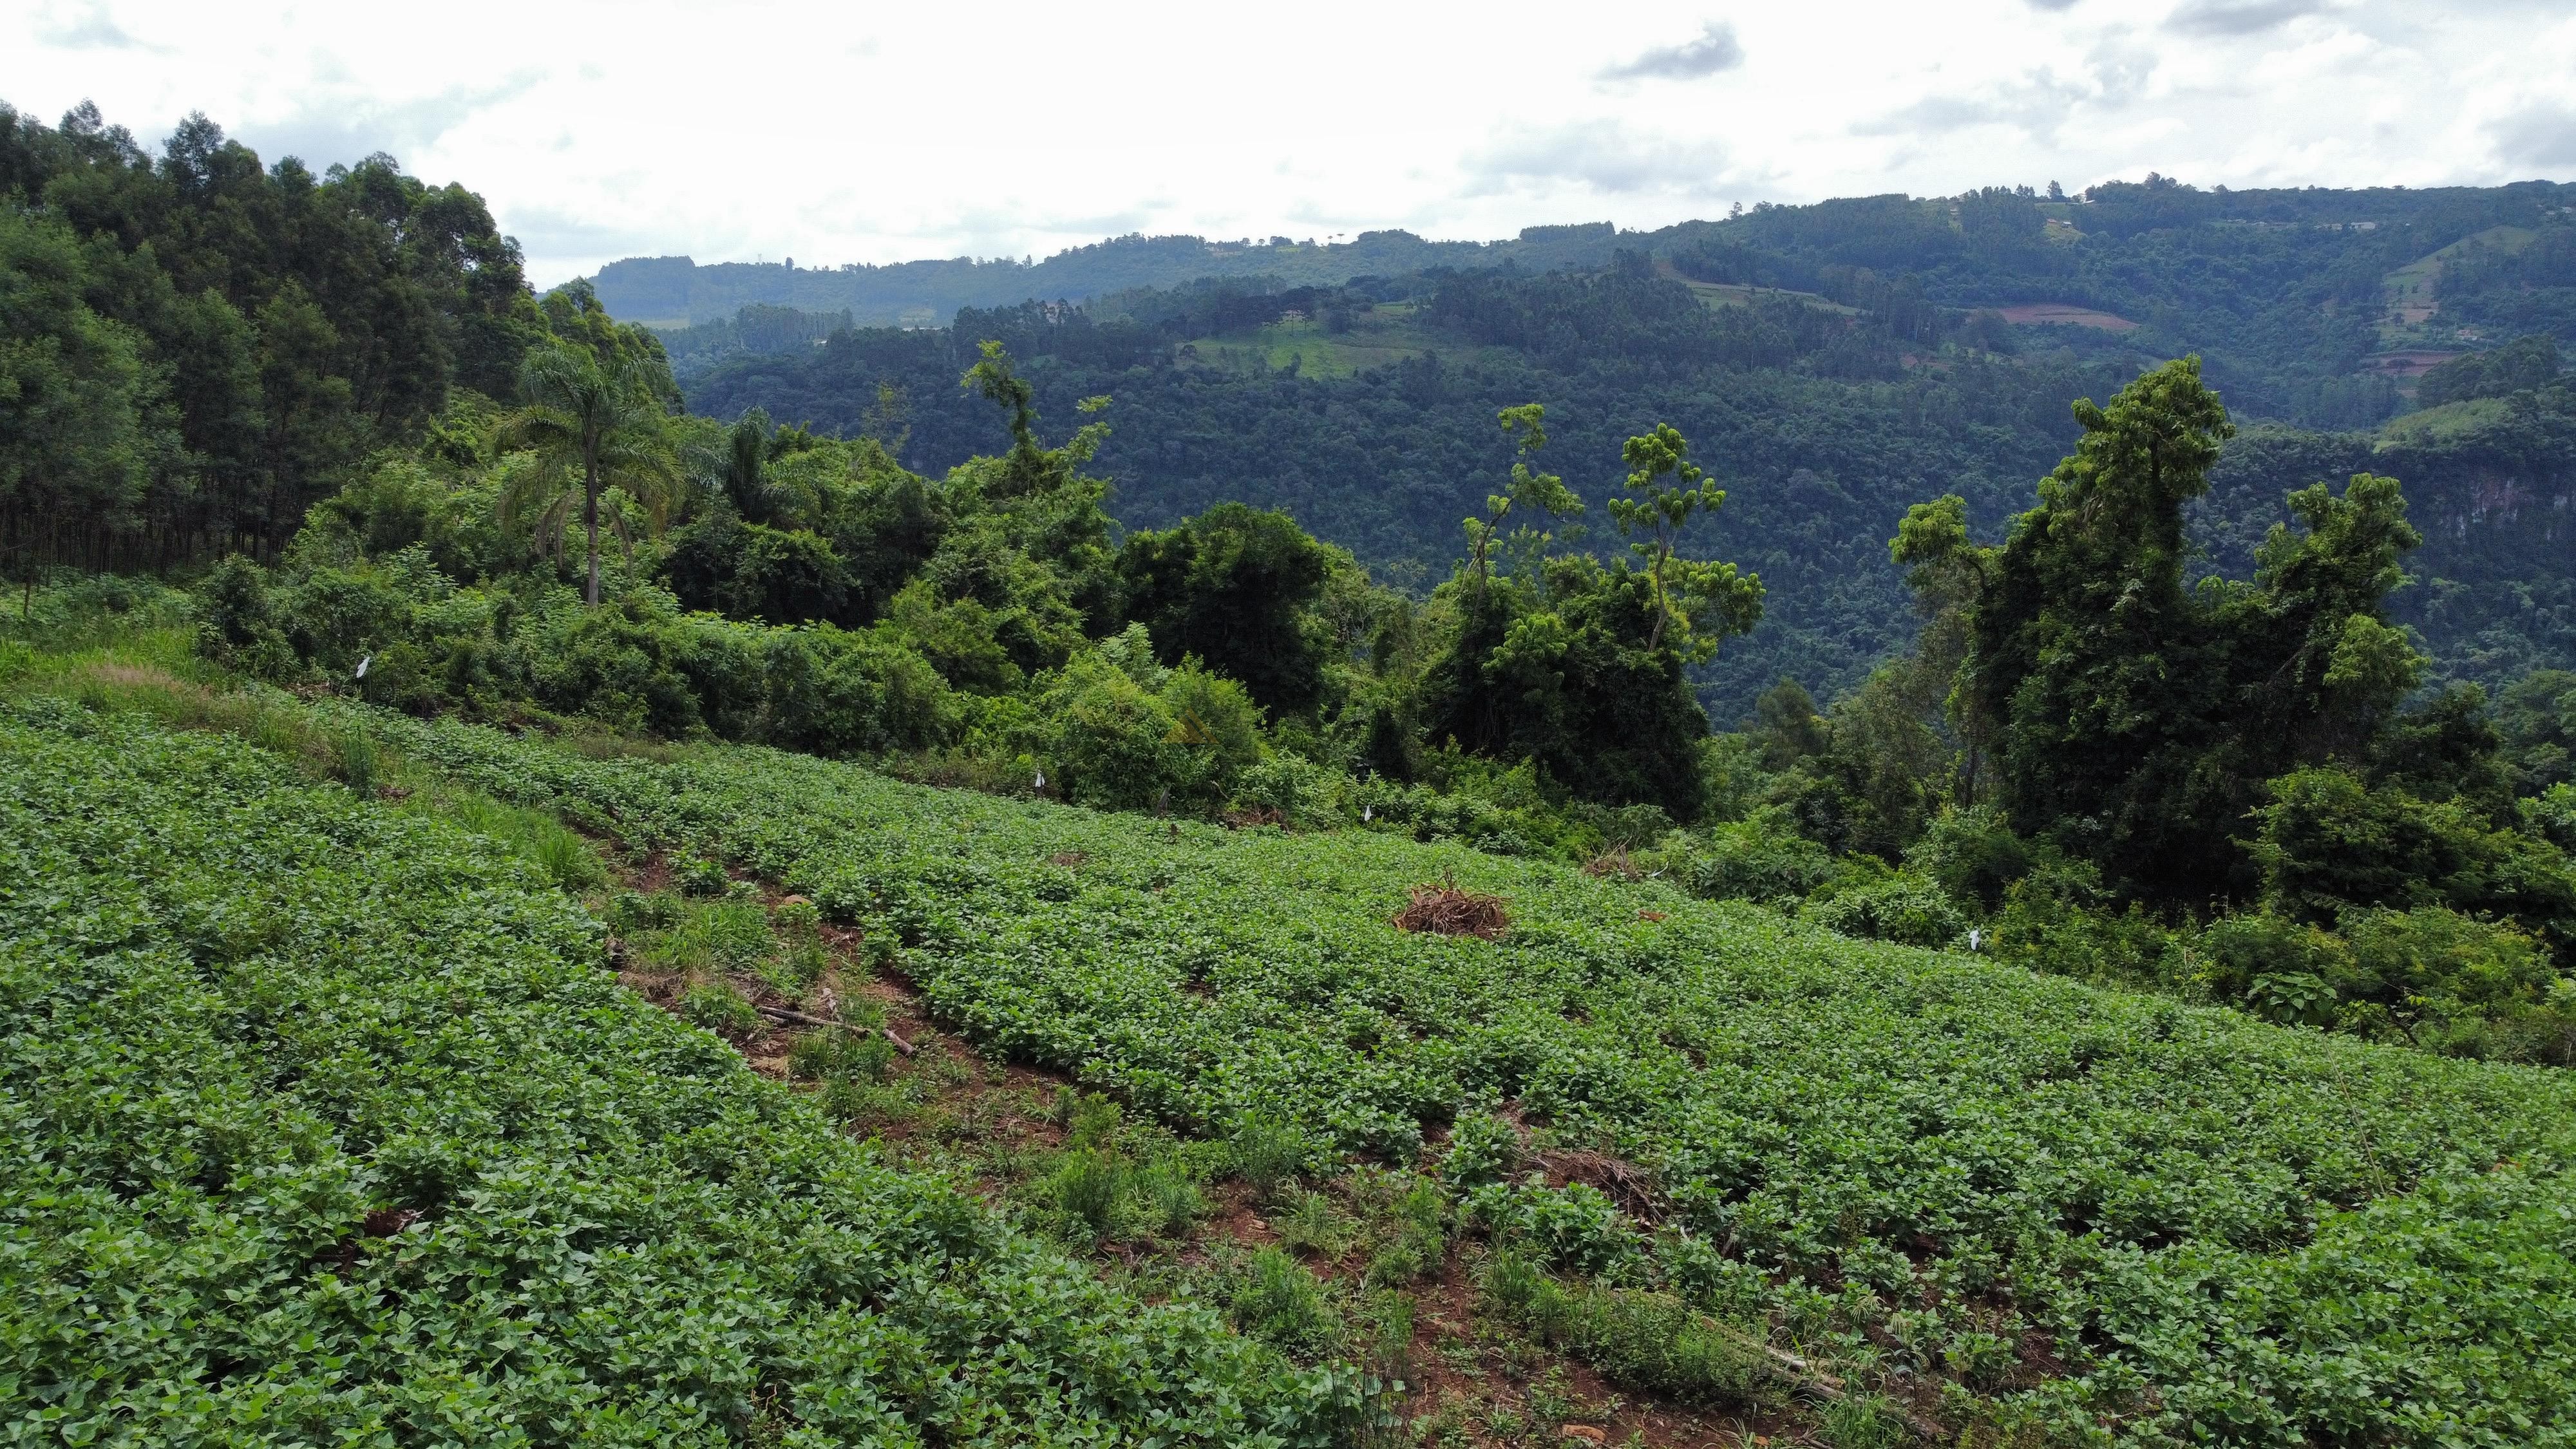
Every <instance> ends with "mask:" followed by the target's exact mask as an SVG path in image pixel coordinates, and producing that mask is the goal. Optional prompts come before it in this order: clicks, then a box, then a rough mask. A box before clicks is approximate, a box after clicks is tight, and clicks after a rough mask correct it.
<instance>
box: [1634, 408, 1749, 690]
mask: <svg viewBox="0 0 2576 1449" xmlns="http://www.w3.org/2000/svg"><path fill="white" fill-rule="evenodd" d="M1689 455H1690V444H1689V443H1688V442H1686V441H1685V440H1684V439H1683V438H1682V435H1681V433H1680V432H1679V431H1678V430H1676V429H1675V428H1674V427H1673V425H1672V424H1670V423H1657V424H1655V430H1654V431H1653V432H1651V433H1647V434H1645V435H1643V436H1641V437H1634V438H1630V439H1629V440H1628V441H1627V442H1626V443H1625V444H1624V445H1622V446H1621V448H1620V449H1619V457H1620V460H1621V461H1622V462H1625V463H1626V464H1627V465H1628V491H1629V493H1631V494H1632V495H1634V496H1633V497H1628V498H1613V499H1611V500H1610V517H1611V519H1612V521H1613V522H1616V523H1617V524H1618V525H1619V530H1620V532H1622V533H1626V534H1631V535H1637V534H1642V535H1644V537H1643V538H1641V539H1639V540H1638V541H1637V542H1635V543H1632V544H1630V545H1628V547H1629V549H1630V550H1631V551H1632V552H1634V553H1635V554H1636V555H1637V556H1638V557H1639V558H1642V559H1644V560H1646V571H1647V575H1648V577H1650V578H1652V579H1653V580H1654V581H1655V627H1654V629H1653V631H1652V632H1651V633H1650V634H1649V635H1648V636H1647V639H1646V647H1647V648H1649V649H1656V648H1660V647H1662V645H1663V642H1664V627H1665V626H1666V625H1667V624H1669V623H1674V622H1679V623H1680V624H1681V625H1682V627H1683V632H1684V637H1685V638H1691V637H1693V635H1692V631H1693V626H1694V621H1695V619H1696V618H1697V617H1698V615H1699V614H1700V613H1702V612H1703V611H1704V610H1705V609H1706V608H1707V607H1709V605H1710V604H1711V603H1712V602H1715V601H1719V600H1725V599H1729V598H1730V597H1731V595H1732V593H1733V592H1734V591H1733V589H1732V587H1731V586H1732V584H1733V581H1734V573H1735V566H1734V565H1733V564H1722V565H1719V566H1718V567H1720V568H1722V569H1723V570H1724V571H1725V577H1724V578H1722V579H1721V578H1717V577H1715V576H1711V575H1706V574H1704V573H1701V572H1698V571H1694V570H1692V569H1691V568H1690V566H1688V565H1684V566H1683V569H1682V577H1681V578H1680V579H1678V580H1677V581H1676V582H1679V583H1680V584H1682V586H1683V587H1682V589H1681V590H1679V591H1678V592H1679V593H1680V595H1681V597H1682V598H1683V599H1685V600H1687V601H1688V602H1687V603H1685V604H1679V605H1677V604H1676V602H1675V594H1676V592H1677V591H1676V590H1674V589H1671V588H1668V587H1667V586H1666V579H1665V575H1666V574H1667V573H1668V572H1671V571H1673V569H1674V561H1673V549H1674V546H1675V545H1676V544H1678V543H1679V542H1680V540H1681V533H1682V529H1683V528H1684V527H1685V526H1687V525H1688V524H1689V523H1690V520H1691V516H1692V515H1693V514H1697V513H1715V512H1716V511H1717V510H1718V508H1719V506H1720V505H1722V504H1724V503H1725V502H1726V493H1725V491H1724V490H1722V489H1720V488H1719V487H1718V486H1717V483H1716V481H1715V480H1714V479H1711V478H1710V477H1709V476H1708V475H1707V474H1706V473H1704V472H1702V471H1701V470H1700V467H1699V465H1698V464H1696V463H1693V462H1691V461H1690V456H1689ZM1667 478H1671V479H1674V480H1675V481H1674V482H1671V483H1666V482H1665V481H1664V480H1665V479H1667ZM1695 643H1696V641H1694V644H1695ZM1707 647H1708V650H1709V652H1710V653H1715V652H1716V648H1717V642H1716V640H1715V639H1714V638H1711V639H1709V640H1708V645H1707ZM1684 652H1685V653H1689V652H1691V651H1690V649H1688V648H1686V649H1685V650H1684ZM1706 657H1707V656H1706V655H1702V656H1700V658H1699V659H1693V660H1692V661H1691V662H1692V663H1699V662H1701V660H1702V659H1705V658H1706Z"/></svg>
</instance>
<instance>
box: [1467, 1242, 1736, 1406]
mask: <svg viewBox="0 0 2576 1449" xmlns="http://www.w3.org/2000/svg"><path fill="white" fill-rule="evenodd" d="M1478 1286H1479V1288H1480V1289H1481V1290H1482V1292H1483V1295H1484V1297H1485V1300H1486V1301H1487V1302H1488V1303H1490V1304H1492V1305H1493V1306H1494V1307H1496V1308H1498V1309H1500V1310H1501V1311H1502V1312H1503V1313H1505V1314H1506V1315H1508V1316H1509V1317H1511V1318H1514V1319H1516V1320H1518V1321H1520V1322H1522V1323H1525V1324H1527V1325H1528V1326H1529V1328H1530V1330H1531V1332H1532V1333H1534V1334H1535V1335H1537V1337H1538V1338H1539V1340H1540V1341H1541V1342H1543V1343H1548V1344H1552V1345H1554V1346H1556V1347H1559V1348H1562V1349H1565V1350H1566V1351H1568V1352H1570V1353H1573V1354H1575V1355H1576V1356H1577V1357H1580V1358H1582V1359H1583V1360H1585V1361H1586V1362H1588V1363H1591V1364H1593V1365H1595V1366H1596V1367H1598V1368H1600V1369H1601V1370H1602V1371H1603V1372H1604V1373H1606V1374H1609V1375H1611V1376H1613V1377H1614V1378H1616V1379H1617V1380H1618V1381H1620V1382H1622V1383H1632V1384H1637V1385H1639V1386H1641V1387H1644V1388H1648V1389H1653V1390H1656V1391H1658V1392H1661V1393H1666V1394H1670V1395H1672V1396H1673V1397H1675V1398H1677V1399H1681V1400H1683V1401H1685V1402H1695V1403H1716V1404H1740V1403H1744V1402H1746V1401H1747V1400H1748V1399H1750V1398H1751V1397H1752V1396H1753V1394H1754V1391H1755V1388H1756V1386H1757V1385H1759V1384H1760V1383H1761V1382H1762V1381H1763V1378H1764V1377H1765V1375H1764V1370H1763V1364H1762V1361H1761V1349H1760V1347H1759V1343H1758V1338H1757V1337H1756V1336H1755V1335H1754V1334H1750V1333H1745V1332H1740V1331H1735V1330H1731V1329H1729V1328H1727V1327H1725V1326H1723V1325H1721V1324H1718V1323H1716V1322H1713V1321H1712V1320H1710V1319H1709V1318H1708V1317H1706V1316H1705V1315H1703V1314H1699V1313H1695V1312H1693V1311H1692V1310H1691V1308H1690V1307H1689V1305H1687V1304H1685V1303H1683V1302H1682V1301H1681V1300H1680V1299H1678V1298H1676V1297H1673V1296H1672V1295H1669V1294H1663V1293H1652V1292H1641V1291H1637V1290H1634V1289H1624V1288H1597V1287H1591V1286H1588V1285H1581V1284H1566V1283H1561V1282H1559V1281H1557V1280H1556V1279H1553V1278H1550V1277H1549V1276H1548V1275H1547V1274H1545V1273H1544V1272H1542V1271H1540V1269H1539V1267H1538V1265H1536V1264H1535V1263H1533V1262H1531V1261H1530V1260H1528V1259H1526V1258H1524V1257H1521V1256H1519V1255H1517V1254H1513V1253H1509V1252H1500V1253H1496V1254H1495V1255H1494V1256H1493V1257H1492V1258H1491V1259H1489V1260H1488V1261H1487V1263H1486V1265H1485V1270H1484V1273H1483V1275H1482V1280H1481V1282H1480V1283H1479V1285H1478Z"/></svg>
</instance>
